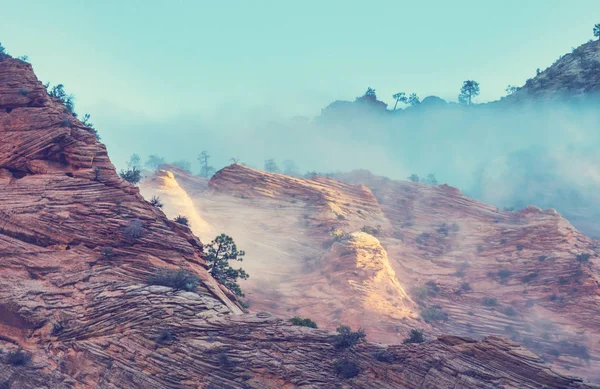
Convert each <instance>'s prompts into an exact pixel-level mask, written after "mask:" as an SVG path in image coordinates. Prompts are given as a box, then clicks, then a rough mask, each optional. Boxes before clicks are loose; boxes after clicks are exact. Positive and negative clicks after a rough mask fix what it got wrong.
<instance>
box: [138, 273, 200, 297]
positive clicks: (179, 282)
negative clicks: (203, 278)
mask: <svg viewBox="0 0 600 389" xmlns="http://www.w3.org/2000/svg"><path fill="white" fill-rule="evenodd" d="M146 282H147V283H148V284H150V285H162V286H168V287H171V288H173V289H178V290H185V291H188V292H193V291H195V290H196V288H197V287H198V285H199V284H200V279H199V278H198V276H196V275H195V274H192V273H190V272H188V271H186V270H184V269H179V270H173V269H165V268H162V269H158V270H157V271H156V272H155V273H154V274H153V275H151V276H150V277H148V279H147V281H146Z"/></svg>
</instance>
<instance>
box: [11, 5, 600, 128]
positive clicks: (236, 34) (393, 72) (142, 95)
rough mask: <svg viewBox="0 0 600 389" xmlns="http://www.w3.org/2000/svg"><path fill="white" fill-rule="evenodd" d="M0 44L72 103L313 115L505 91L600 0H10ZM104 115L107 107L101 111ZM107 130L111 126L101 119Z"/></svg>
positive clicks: (573, 37)
mask: <svg viewBox="0 0 600 389" xmlns="http://www.w3.org/2000/svg"><path fill="white" fill-rule="evenodd" d="M0 9H1V13H2V22H1V23H0V42H2V43H3V44H4V46H5V47H6V48H7V49H8V51H9V52H10V53H11V54H13V55H22V54H27V55H29V56H30V60H31V62H32V63H33V65H34V69H35V70H36V72H37V74H38V76H39V77H40V78H41V79H42V80H43V81H52V82H53V83H58V82H62V83H64V84H65V86H66V88H67V90H68V91H69V92H72V93H75V94H76V97H77V101H76V103H77V110H78V111H79V112H90V113H92V115H93V117H94V116H95V117H96V120H98V115H102V114H103V113H104V112H105V111H108V110H114V111H122V112H123V113H127V112H130V113H131V114H136V115H140V116H144V117H146V118H148V119H151V118H158V117H160V118H164V117H165V116H178V115H210V114H212V113H215V112H217V113H219V112H227V111H230V110H236V111H241V112H244V111H246V110H247V111H251V112H253V113H255V114H258V115H263V116H268V115H271V114H272V115H274V116H279V115H281V116H284V117H285V116H294V115H307V116H314V115H316V114H318V113H319V112H320V109H321V108H323V107H324V106H325V105H327V104H328V103H329V102H331V101H332V100H335V99H353V98H354V97H356V96H357V95H359V94H361V93H362V92H363V91H364V90H365V89H366V87H367V86H371V87H373V88H375V89H376V90H377V93H378V96H379V97H380V98H381V99H382V100H384V101H386V102H388V103H391V101H392V98H391V95H392V94H393V93H394V92H397V91H405V92H416V93H418V94H419V95H420V96H421V97H424V96H427V95H431V94H436V95H439V96H441V97H443V98H446V99H451V100H455V99H456V95H457V92H458V89H459V88H460V85H461V83H462V81H463V80H465V79H475V80H478V81H479V82H480V84H481V96H480V97H479V101H488V100H494V99H497V98H499V97H500V96H502V95H503V94H504V89H505V87H506V85H507V84H513V85H521V84H522V83H524V81H525V80H526V79H527V78H529V77H532V76H533V75H534V74H535V69H536V68H537V67H540V68H542V69H543V68H545V67H547V66H548V65H550V64H551V63H552V62H553V61H554V60H555V59H556V58H557V57H558V56H559V55H561V54H563V53H565V52H568V51H569V50H570V49H571V47H575V46H578V45H579V44H581V43H584V42H585V41H587V40H588V39H590V38H592V27H593V24H594V23H597V22H599V20H597V19H598V18H599V17H600V14H599V13H598V11H599V10H600V6H599V5H598V2H597V0H574V1H569V2H567V1H564V0H561V1H559V0H503V1H482V0H472V1H471V0H460V1H442V0H437V1H436V0H430V1H421V2H417V1H414V0H412V1H399V0H395V1H363V0H361V1H349V0H344V1H337V0H336V1H333V0H318V1H314V0H304V1H294V2H292V1H284V0H274V1H264V0H254V1H240V0H231V1H151V0H145V1H139V0H136V1H133V0H130V1H127V0H125V1H123V0H119V1H116V0H104V1H81V0H80V1H66V0H54V1H41V0H39V1H36V0H28V1H12V0H11V1H8V0H0ZM100 120H101V118H100ZM101 131H102V132H106V131H110V129H102V130H101Z"/></svg>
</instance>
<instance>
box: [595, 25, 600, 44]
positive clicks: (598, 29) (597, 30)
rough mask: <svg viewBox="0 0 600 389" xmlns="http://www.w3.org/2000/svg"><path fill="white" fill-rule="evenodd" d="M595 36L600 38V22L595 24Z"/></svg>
mask: <svg viewBox="0 0 600 389" xmlns="http://www.w3.org/2000/svg"><path fill="white" fill-rule="evenodd" d="M594 36H595V37H596V38H598V40H600V23H598V24H596V25H595V26H594Z"/></svg>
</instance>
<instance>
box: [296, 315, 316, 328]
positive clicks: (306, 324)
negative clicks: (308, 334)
mask: <svg viewBox="0 0 600 389" xmlns="http://www.w3.org/2000/svg"><path fill="white" fill-rule="evenodd" d="M290 322H291V323H292V324H293V325H295V326H301V327H310V328H318V327H317V323H315V322H314V321H312V320H310V319H309V318H308V317H307V318H304V319H303V318H301V317H299V316H296V317H292V318H291V319H290Z"/></svg>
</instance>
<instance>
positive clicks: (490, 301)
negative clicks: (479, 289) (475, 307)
mask: <svg viewBox="0 0 600 389" xmlns="http://www.w3.org/2000/svg"><path fill="white" fill-rule="evenodd" d="M481 303H482V304H483V305H485V306H486V307H495V306H497V305H498V300H497V299H496V298H493V297H484V298H483V300H481Z"/></svg>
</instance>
